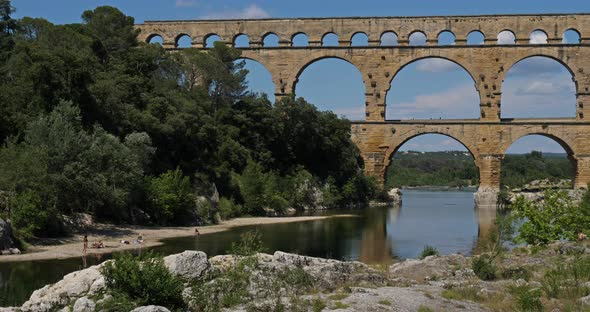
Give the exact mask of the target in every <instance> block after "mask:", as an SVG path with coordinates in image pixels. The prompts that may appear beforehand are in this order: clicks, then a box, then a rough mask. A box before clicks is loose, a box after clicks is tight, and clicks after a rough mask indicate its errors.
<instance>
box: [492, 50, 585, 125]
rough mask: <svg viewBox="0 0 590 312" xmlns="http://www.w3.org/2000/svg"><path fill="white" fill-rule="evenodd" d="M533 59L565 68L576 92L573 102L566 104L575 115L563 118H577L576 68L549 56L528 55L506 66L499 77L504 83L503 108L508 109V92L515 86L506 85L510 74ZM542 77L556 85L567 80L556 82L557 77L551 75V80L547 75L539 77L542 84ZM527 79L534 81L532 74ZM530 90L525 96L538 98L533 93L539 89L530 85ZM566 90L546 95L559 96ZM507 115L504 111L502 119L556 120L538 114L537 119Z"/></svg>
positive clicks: (515, 77)
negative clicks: (519, 65) (518, 66)
mask: <svg viewBox="0 0 590 312" xmlns="http://www.w3.org/2000/svg"><path fill="white" fill-rule="evenodd" d="M532 58H541V59H545V60H550V61H551V62H552V63H555V64H558V65H560V66H561V68H564V69H566V70H567V72H568V73H569V79H568V80H567V81H568V83H569V80H570V79H571V81H573V85H574V90H573V93H574V94H573V96H574V98H573V99H572V102H571V103H569V102H568V103H565V104H567V105H568V109H569V108H571V109H573V115H572V116H567V117H566V116H562V117H566V118H575V117H576V116H575V114H576V110H577V107H576V106H577V104H576V102H577V101H576V94H577V92H578V83H577V81H576V76H575V68H572V67H571V66H570V65H569V64H567V63H566V62H565V61H564V60H562V59H560V58H559V57H556V56H552V55H547V54H531V55H527V56H525V57H520V58H518V59H516V60H514V62H512V63H510V64H509V65H507V66H506V70H505V71H504V72H503V73H502V75H501V77H499V78H501V80H500V81H501V83H502V85H501V88H500V90H502V95H501V99H500V100H501V103H502V106H503V107H504V108H506V107H507V106H506V103H507V101H506V96H507V94H509V93H507V92H508V91H509V90H510V88H512V87H513V85H510V84H508V85H507V84H506V78H507V77H509V74H510V72H511V71H512V70H513V69H514V68H515V67H516V65H517V64H519V63H521V62H523V61H525V60H529V59H532ZM542 77H545V80H546V81H547V80H549V82H550V83H552V84H554V83H555V82H556V81H560V82H562V81H564V79H565V77H564V78H561V79H560V80H555V79H556V76H555V75H551V76H550V78H546V77H548V76H547V75H545V76H539V77H537V78H535V79H537V80H540V81H541V82H542ZM514 79H518V76H514ZM521 79H522V78H521ZM525 79H528V80H532V79H533V78H532V74H531V78H528V77H526V78H525ZM507 86H508V87H507ZM552 86H554V85H552ZM561 86H562V87H564V85H561ZM565 87H567V86H566V85H565ZM530 88H531V89H526V90H528V91H527V92H528V93H525V94H524V96H527V97H529V98H531V97H533V96H536V95H535V93H534V92H533V91H534V90H535V89H538V87H535V86H534V85H530ZM564 90H565V89H562V90H559V89H558V90H555V91H552V92H550V93H547V92H545V94H546V95H550V96H557V95H558V94H559V92H563V91H564ZM539 92H540V91H539ZM514 94H516V93H514ZM565 104H564V105H565ZM546 105H548V104H546ZM570 105H571V106H570ZM562 107H563V106H562ZM533 112H536V113H539V112H544V110H537V111H533ZM505 114H506V109H503V110H502V112H501V118H554V117H551V116H540V115H539V114H536V115H537V116H536V117H530V116H529V117H513V116H506V115H505ZM533 115H535V114H534V113H533ZM558 115H559V114H558ZM558 118H559V117H558Z"/></svg>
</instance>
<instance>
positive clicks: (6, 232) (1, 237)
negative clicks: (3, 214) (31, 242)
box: [0, 218, 15, 251]
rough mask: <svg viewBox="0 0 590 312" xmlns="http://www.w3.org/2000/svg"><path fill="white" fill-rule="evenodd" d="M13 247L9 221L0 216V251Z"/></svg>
mask: <svg viewBox="0 0 590 312" xmlns="http://www.w3.org/2000/svg"><path fill="white" fill-rule="evenodd" d="M14 247H15V246H14V239H13V237H12V227H11V226H10V223H8V222H6V221H4V220H2V219H1V218H0V251H2V250H10V249H12V248H14Z"/></svg>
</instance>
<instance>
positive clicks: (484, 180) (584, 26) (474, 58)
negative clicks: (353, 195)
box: [136, 14, 590, 190]
mask: <svg viewBox="0 0 590 312" xmlns="http://www.w3.org/2000/svg"><path fill="white" fill-rule="evenodd" d="M136 27H137V28H138V29H140V35H139V38H140V40H142V41H146V42H149V41H150V40H151V39H152V38H154V37H156V36H159V37H161V38H162V41H163V46H164V48H166V49H170V50H173V49H177V48H178V42H179V40H180V38H182V37H186V36H188V37H190V39H191V41H192V47H193V48H197V49H206V48H207V47H206V42H207V40H208V39H209V38H210V37H211V36H214V35H216V36H218V37H219V39H220V41H222V42H224V43H226V44H228V45H233V44H234V43H235V40H236V38H238V37H239V36H243V35H246V36H248V39H249V47H247V48H242V50H243V51H242V57H243V58H245V59H251V60H255V61H257V62H259V63H261V64H262V65H264V66H265V67H266V69H268V71H269V72H270V73H271V75H272V79H273V82H274V84H275V95H276V96H277V98H279V97H283V96H290V95H292V94H294V93H295V88H296V85H297V80H298V77H299V75H300V74H301V73H302V72H303V70H304V69H305V68H306V67H307V66H308V65H310V64H312V63H313V62H315V61H317V60H320V59H324V58H338V59H342V60H345V61H347V62H349V63H351V64H353V65H354V66H355V67H356V68H357V69H358V70H359V71H360V72H361V73H362V77H363V80H364V84H365V99H366V100H365V103H364V104H365V107H366V110H365V116H366V117H365V120H363V121H355V122H353V123H352V139H353V141H354V142H355V143H356V144H357V145H358V146H359V148H360V150H361V152H362V155H363V158H364V160H365V170H366V173H367V174H369V175H372V176H375V177H377V179H379V180H380V181H383V179H384V175H385V170H386V168H387V166H388V165H389V163H390V161H391V157H392V155H393V154H394V153H395V152H396V151H397V149H398V148H399V147H400V146H401V145H402V144H403V143H404V142H406V141H407V140H409V139H411V138H413V137H416V136H418V135H422V134H426V133H437V134H443V135H447V136H450V137H452V138H454V139H456V140H458V141H459V142H461V143H462V144H463V145H464V146H465V147H466V148H467V149H468V150H469V151H470V152H471V154H472V155H473V157H474V159H475V163H476V165H477V166H478V168H479V170H480V190H498V189H499V188H500V169H501V168H500V163H501V160H502V157H503V155H504V154H505V153H506V150H507V149H508V147H509V146H510V145H511V144H512V143H513V142H515V141H516V140H518V139H519V138H521V137H523V136H526V135H531V134H539V135H543V136H547V137H550V138H552V139H554V140H555V141H557V142H558V143H559V144H561V146H563V148H564V149H565V150H566V151H567V153H568V155H569V158H570V160H571V161H572V162H573V164H574V165H575V171H576V173H575V182H574V187H576V188H582V187H586V185H587V183H588V182H590V15H587V14H552V15H501V16H500V15H488V16H431V17H366V18H365V17H363V18H303V19H301V18H293V19H291V18H289V19H260V20H194V21H148V22H145V23H144V24H139V25H136ZM445 31H448V32H451V33H452V34H454V36H455V42H454V44H453V45H439V44H438V36H439V34H441V33H442V32H445ZM566 31H575V32H577V34H578V35H579V38H580V39H579V42H576V43H575V44H566V43H564V42H563V41H562V40H563V35H564V33H565V32H566ZM416 32H421V33H423V34H424V35H425V36H426V44H425V45H423V46H413V45H410V36H411V35H412V34H413V33H416ZM473 32H479V33H481V35H483V42H482V43H481V44H477V45H470V44H468V40H467V38H468V35H469V34H471V33H473ZM533 32H537V33H539V32H542V34H544V35H545V37H546V43H545V42H543V43H542V44H538V43H531V34H532V33H533ZM387 33H393V34H395V36H396V37H397V44H396V45H394V46H385V45H383V44H382V36H383V35H384V34H387ZM500 33H504V34H506V33H508V34H509V35H510V36H512V37H513V38H514V40H513V42H510V43H506V42H503V41H502V42H500V43H498V36H499V34H500ZM302 34H303V35H305V36H307V39H308V45H307V46H303V47H298V46H293V38H294V37H295V36H296V35H302ZM327 34H336V35H337V36H338V38H339V41H338V44H339V45H338V46H336V47H332V46H331V47H328V46H323V45H322V42H323V39H324V37H325V36H326V35H327ZM357 34H364V35H366V37H367V38H368V44H367V45H366V46H351V42H352V37H353V36H355V35H357ZM269 35H272V36H276V37H278V46H276V47H268V46H265V45H264V41H265V40H264V39H265V38H266V36H269ZM533 56H544V57H548V58H551V59H554V60H556V61H558V62H560V63H561V64H562V65H563V66H565V67H566V68H567V69H568V70H569V71H570V73H571V74H572V77H573V80H574V83H575V86H576V103H575V104H574V103H572V105H576V117H572V118H549V119H502V118H501V117H500V112H501V109H502V103H501V94H502V82H503V81H504V78H505V75H506V73H507V72H508V70H509V69H510V68H511V67H512V66H513V65H514V64H516V63H517V62H519V61H521V60H523V59H526V58H529V57H533ZM432 57H436V58H443V59H447V60H450V61H452V62H454V63H456V64H458V65H459V66H461V67H463V68H464V69H465V70H466V71H467V72H468V73H469V74H470V75H471V77H472V78H473V81H474V84H475V87H476V89H477V91H478V92H479V97H480V103H479V108H480V116H479V119H473V120H406V121H400V120H397V121H396V120H386V118H385V106H386V102H385V99H386V95H387V93H388V91H389V88H390V85H391V81H392V80H393V78H394V77H395V76H396V74H397V73H398V72H399V71H400V70H401V69H403V68H404V66H406V65H407V64H410V63H412V62H414V61H416V60H420V59H424V58H432ZM557 104H559V103H556V105H557ZM360 105H362V104H360Z"/></svg>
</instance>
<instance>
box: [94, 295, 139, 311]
mask: <svg viewBox="0 0 590 312" xmlns="http://www.w3.org/2000/svg"><path fill="white" fill-rule="evenodd" d="M111 295H112V297H110V298H108V299H106V300H104V301H102V302H101V303H99V304H97V305H96V308H97V309H96V310H97V311H109V312H128V311H131V310H133V309H134V308H136V307H138V306H139V303H138V302H137V301H133V300H132V299H131V298H129V296H128V295H127V294H126V293H124V292H121V291H113V292H112V293H111Z"/></svg>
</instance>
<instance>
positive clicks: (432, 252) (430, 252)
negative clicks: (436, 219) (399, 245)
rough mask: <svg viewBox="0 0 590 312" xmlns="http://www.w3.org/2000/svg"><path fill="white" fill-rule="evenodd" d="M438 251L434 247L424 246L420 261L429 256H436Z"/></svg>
mask: <svg viewBox="0 0 590 312" xmlns="http://www.w3.org/2000/svg"><path fill="white" fill-rule="evenodd" d="M438 254H439V253H438V249H436V248H435V247H432V246H429V245H426V246H424V249H422V253H421V254H420V259H424V258H426V257H429V256H438Z"/></svg>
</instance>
